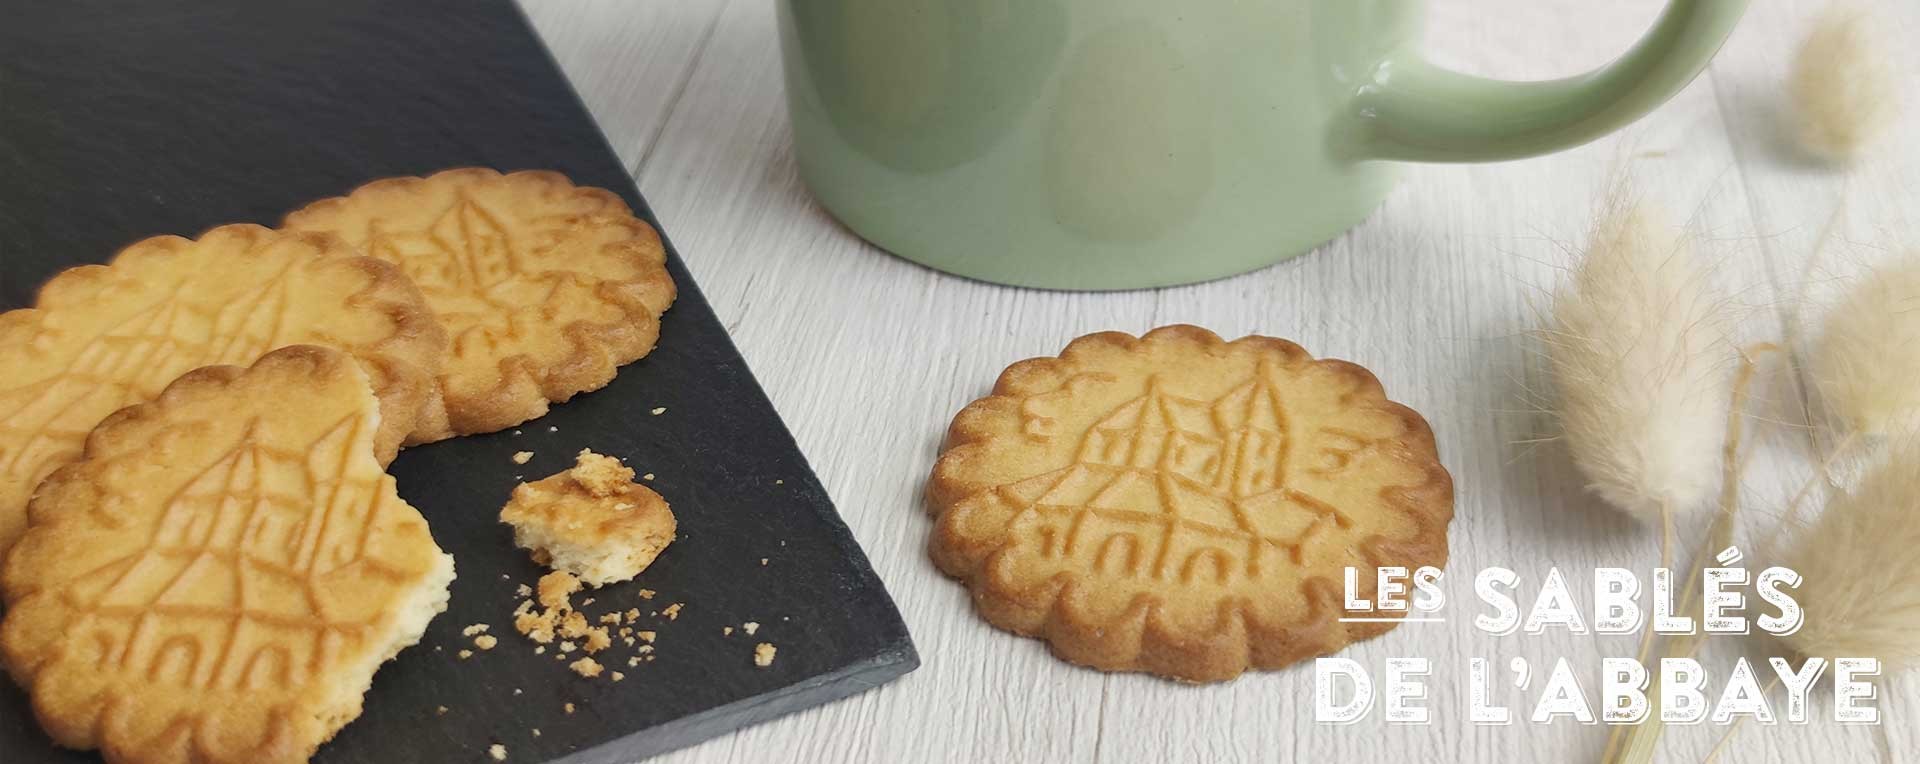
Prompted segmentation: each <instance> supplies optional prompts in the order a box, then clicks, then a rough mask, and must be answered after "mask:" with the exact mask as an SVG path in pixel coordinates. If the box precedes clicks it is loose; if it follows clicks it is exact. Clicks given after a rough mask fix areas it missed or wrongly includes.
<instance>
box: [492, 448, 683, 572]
mask: <svg viewBox="0 0 1920 764" xmlns="http://www.w3.org/2000/svg"><path fill="white" fill-rule="evenodd" d="M500 522H503V523H507V524H508V525H511V526H513V542H514V543H515V544H518V545H519V546H520V547H522V548H524V549H529V550H532V552H533V561H534V562H537V563H539V564H541V565H546V566H549V567H551V568H553V569H554V570H558V571H564V572H566V573H569V574H572V575H574V576H577V577H579V579H580V580H581V581H585V582H587V583H588V584H592V585H594V586H605V585H607V584H611V583H617V582H620V581H626V580H628V579H631V578H633V577H634V576H637V575H639V574H640V571H643V570H646V569H647V566H648V565H651V564H653V560H654V558H655V557H659V556H660V552H661V550H663V549H666V548H667V545H668V544H671V543H673V531H674V519H673V512H672V511H671V510H670V509H668V507H667V500H666V499H663V498H660V494H657V493H654V492H653V489H651V488H648V487H646V486H643V485H640V484H638V483H635V482H633V470H632V469H631V468H629V467H627V466H626V465H624V464H621V463H620V460H619V459H615V458H613V457H611V456H601V455H600V454H596V453H594V452H592V451H590V450H582V451H581V452H580V455H579V456H578V457H576V458H575V460H574V466H573V468H572V469H569V470H567V471H566V472H562V473H560V474H558V475H554V476H552V477H549V478H546V479H544V480H539V481H535V482H532V483H522V484H521V485H520V486H519V487H517V488H515V489H513V498H512V499H510V500H508V501H507V505H506V507H504V508H502V509H501V510H500Z"/></svg>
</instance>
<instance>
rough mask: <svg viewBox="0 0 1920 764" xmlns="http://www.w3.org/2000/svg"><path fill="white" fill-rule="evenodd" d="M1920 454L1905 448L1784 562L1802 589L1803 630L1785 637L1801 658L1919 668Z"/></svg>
mask: <svg viewBox="0 0 1920 764" xmlns="http://www.w3.org/2000/svg"><path fill="white" fill-rule="evenodd" d="M1916 517H1920V446H1916V445H1915V444H1913V443H1911V442H1908V443H1906V444H1904V445H1902V446H1900V447H1898V448H1896V449H1894V452H1893V454H1892V457H1891V458H1889V459H1887V460H1886V461H1883V462H1881V463H1880V464H1879V465H1878V466H1876V467H1875V468H1873V469H1872V470H1870V471H1868V472H1867V474H1866V475H1865V476H1864V477H1863V478H1862V479H1861V481H1860V483H1859V484H1858V486H1856V487H1855V489H1854V490H1853V491H1852V492H1851V493H1845V494H1841V495H1839V496H1836V497H1834V499H1833V500H1832V501H1831V502H1829V503H1828V504H1827V509H1826V511H1825V512H1823V513H1822V514H1821V515H1820V517H1819V519H1817V520H1815V521H1814V522H1813V524H1812V526H1811V527H1809V528H1807V529H1806V530H1805V531H1803V532H1801V533H1800V534H1798V536H1797V537H1796V538H1795V540H1794V542H1795V543H1794V545H1793V546H1792V548H1791V549H1790V550H1789V552H1788V554H1787V556H1786V563H1787V565H1788V567H1791V568H1793V569H1794V570H1796V571H1799V573H1800V575H1801V576H1803V577H1804V578H1805V581H1804V582H1803V583H1801V584H1800V589H1799V590H1798V591H1797V592H1795V594H1794V599H1796V600H1798V601H1799V602H1800V604H1801V605H1802V606H1804V607H1805V608H1806V615H1807V618H1806V623H1805V625H1803V626H1801V627H1800V630H1799V631H1797V632H1794V633H1793V634H1791V635H1789V636H1787V637H1786V638H1785V639H1786V641H1787V644H1789V645H1791V646H1792V647H1793V649H1794V650H1796V651H1798V652H1799V653H1800V654H1802V655H1808V656H1815V655H1817V656H1821V657H1826V658H1832V657H1835V656H1847V657H1865V658H1879V659H1880V660H1881V661H1882V662H1883V663H1885V664H1886V670H1887V671H1888V672H1892V671H1896V670H1899V669H1902V668H1909V667H1913V666H1916V665H1920V586H1915V585H1914V583H1913V582H1914V581H1916V580H1920V522H1916V521H1915V518H1916Z"/></svg>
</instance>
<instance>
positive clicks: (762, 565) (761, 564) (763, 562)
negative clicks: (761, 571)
mask: <svg viewBox="0 0 1920 764" xmlns="http://www.w3.org/2000/svg"><path fill="white" fill-rule="evenodd" d="M766 566H767V558H765V557H762V558H760V567H762V568H764V567H766Z"/></svg>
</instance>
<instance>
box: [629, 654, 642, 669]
mask: <svg viewBox="0 0 1920 764" xmlns="http://www.w3.org/2000/svg"><path fill="white" fill-rule="evenodd" d="M638 665H640V656H638V655H636V656H633V657H632V658H628V659H627V668H633V667H635V666H638Z"/></svg>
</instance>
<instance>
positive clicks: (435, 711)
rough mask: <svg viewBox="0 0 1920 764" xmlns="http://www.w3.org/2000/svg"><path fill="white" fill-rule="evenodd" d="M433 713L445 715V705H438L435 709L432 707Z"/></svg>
mask: <svg viewBox="0 0 1920 764" xmlns="http://www.w3.org/2000/svg"><path fill="white" fill-rule="evenodd" d="M433 713H434V714H436V715H439V716H446V715H447V707H446V706H441V707H439V708H436V709H433Z"/></svg>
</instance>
